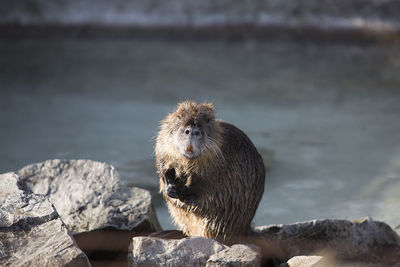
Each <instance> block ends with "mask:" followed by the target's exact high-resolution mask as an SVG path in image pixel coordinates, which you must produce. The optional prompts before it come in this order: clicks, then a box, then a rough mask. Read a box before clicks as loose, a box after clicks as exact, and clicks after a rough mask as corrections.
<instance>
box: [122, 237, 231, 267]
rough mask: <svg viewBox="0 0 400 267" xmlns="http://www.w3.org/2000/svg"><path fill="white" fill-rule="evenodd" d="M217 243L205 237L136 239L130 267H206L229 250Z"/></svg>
mask: <svg viewBox="0 0 400 267" xmlns="http://www.w3.org/2000/svg"><path fill="white" fill-rule="evenodd" d="M227 248H228V246H225V245H223V244H221V243H218V242H217V241H215V240H213V239H209V238H204V237H190V238H183V239H175V240H174V239H170V240H167V239H159V238H155V237H134V238H133V239H132V243H131V246H130V248H129V264H130V266H166V265H167V266H204V265H206V262H207V260H208V259H209V258H210V257H211V256H212V255H213V254H216V253H218V252H220V251H223V250H225V249H227Z"/></svg>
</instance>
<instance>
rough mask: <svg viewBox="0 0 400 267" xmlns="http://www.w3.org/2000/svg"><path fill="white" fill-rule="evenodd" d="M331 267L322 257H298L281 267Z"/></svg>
mask: <svg viewBox="0 0 400 267" xmlns="http://www.w3.org/2000/svg"><path fill="white" fill-rule="evenodd" d="M286 266H287V267H329V266H330V265H329V266H328V265H327V264H326V263H325V262H324V258H323V257H322V256H296V257H293V258H291V259H290V260H288V261H287V263H286V264H282V265H281V266H280V267H286Z"/></svg>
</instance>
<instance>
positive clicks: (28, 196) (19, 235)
mask: <svg viewBox="0 0 400 267" xmlns="http://www.w3.org/2000/svg"><path fill="white" fill-rule="evenodd" d="M0 184H1V187H0V266H90V264H89V261H88V259H87V257H86V255H85V254H84V253H83V252H82V251H81V250H80V249H79V248H78V247H76V246H75V243H74V242H73V240H72V239H71V237H70V236H69V235H68V232H67V229H66V228H65V226H64V224H63V223H62V221H61V220H60V218H59V216H58V214H57V212H56V211H55V209H54V207H53V205H52V204H51V203H50V202H49V200H48V199H47V198H46V197H44V196H39V195H35V194H32V193H31V192H29V191H25V190H23V188H22V187H21V185H19V184H18V176H17V175H16V174H15V173H6V174H2V175H0Z"/></svg>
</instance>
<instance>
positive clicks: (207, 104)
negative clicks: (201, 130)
mask: <svg viewBox="0 0 400 267" xmlns="http://www.w3.org/2000/svg"><path fill="white" fill-rule="evenodd" d="M203 106H204V107H205V108H208V109H211V110H212V111H214V110H215V108H214V105H213V104H212V103H203Z"/></svg>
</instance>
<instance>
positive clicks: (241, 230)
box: [155, 101, 265, 244]
mask: <svg viewBox="0 0 400 267" xmlns="http://www.w3.org/2000/svg"><path fill="white" fill-rule="evenodd" d="M190 123H192V124H193V123H194V124H200V125H203V129H204V132H205V142H204V147H203V148H202V152H201V155H200V156H199V157H196V158H193V159H189V158H186V157H185V156H183V155H182V153H180V152H179V150H178V148H177V146H179V141H177V138H176V134H177V131H178V130H179V129H182V126H184V125H187V124H190ZM155 153H156V168H157V170H158V173H159V175H160V191H161V192H162V193H163V196H164V198H165V199H166V201H167V205H168V209H169V211H170V213H171V215H172V217H173V219H174V222H175V223H176V224H177V226H178V227H179V228H180V229H181V230H182V231H183V233H185V234H186V235H188V236H204V237H209V238H213V239H216V240H218V241H220V242H223V243H225V244H232V243H235V240H236V239H240V238H241V237H243V236H246V235H248V234H249V233H250V232H251V229H250V223H251V220H252V219H253V217H254V214H255V211H256V209H257V206H258V204H259V202H260V200H261V197H262V195H263V192H264V181H265V167H264V163H263V160H262V158H261V156H260V154H259V153H258V152H257V150H256V148H255V147H254V145H253V143H252V142H251V141H250V139H249V138H248V137H247V136H246V134H244V133H243V132H242V131H241V130H239V129H238V128H236V127H235V126H233V125H232V124H229V123H227V122H224V121H221V120H216V119H215V116H214V107H213V106H212V104H196V103H194V102H189V101H186V102H183V103H180V104H179V105H178V108H177V109H176V111H175V112H174V113H172V114H169V115H168V116H167V117H166V118H165V119H164V120H163V121H162V122H161V127H160V131H159V134H158V137H157V142H156V148H155ZM171 168H174V169H175V171H176V177H177V178H178V179H181V182H182V184H184V185H185V186H186V187H187V188H189V190H190V192H191V199H190V200H189V201H181V200H179V199H176V198H171V197H169V196H168V195H167V194H166V192H165V181H164V178H163V177H164V176H165V173H166V172H167V171H168V170H169V169H171Z"/></svg>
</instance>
